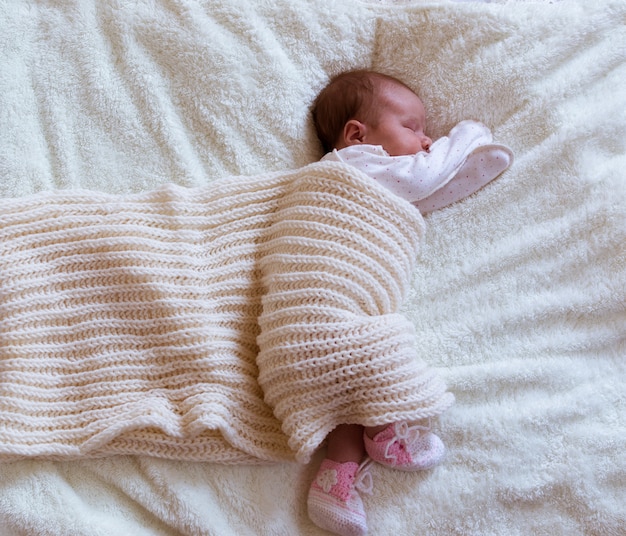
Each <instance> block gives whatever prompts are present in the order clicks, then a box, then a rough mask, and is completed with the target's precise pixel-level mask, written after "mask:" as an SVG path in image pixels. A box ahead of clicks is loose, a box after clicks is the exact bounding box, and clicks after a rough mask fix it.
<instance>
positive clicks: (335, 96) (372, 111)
mask: <svg viewBox="0 0 626 536" xmlns="http://www.w3.org/2000/svg"><path fill="white" fill-rule="evenodd" d="M389 83H391V84H400V85H402V86H405V87H407V86H406V84H404V82H401V81H400V80H398V79H397V78H394V77H393V76H389V75H386V74H382V73H378V72H376V71H368V70H365V69H358V70H354V71H346V72H343V73H340V74H338V75H336V76H335V77H333V78H332V79H331V80H330V82H329V83H328V85H327V86H326V87H325V88H324V89H323V90H322V91H321V92H320V94H319V95H318V96H317V98H316V99H315V101H314V102H313V109H312V112H311V113H312V116H313V125H314V126H315V132H316V133H317V137H318V138H319V140H320V142H321V143H322V147H323V149H324V151H325V152H329V151H332V150H333V149H334V148H335V145H336V143H337V140H338V139H339V137H340V136H341V133H342V131H343V127H344V126H345V124H346V123H347V122H348V121H350V120H351V119H358V120H359V121H362V122H366V121H369V122H372V123H374V124H375V122H376V120H377V114H376V111H377V110H376V107H375V106H373V103H374V101H375V97H376V96H377V93H378V92H379V91H380V88H381V87H382V86H383V85H384V84H389ZM409 89H410V88H409ZM357 116H358V117H357Z"/></svg>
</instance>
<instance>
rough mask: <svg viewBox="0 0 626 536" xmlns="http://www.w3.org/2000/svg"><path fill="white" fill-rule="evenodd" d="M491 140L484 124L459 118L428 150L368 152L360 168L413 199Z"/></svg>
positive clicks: (445, 179) (440, 184) (433, 187)
mask: <svg viewBox="0 0 626 536" xmlns="http://www.w3.org/2000/svg"><path fill="white" fill-rule="evenodd" d="M491 141H492V136H491V132H490V130H489V129H488V128H487V127H486V126H485V125H483V124H482V123H478V122H476V121H462V122H461V123H459V124H458V125H457V126H455V127H454V128H453V129H452V130H451V131H450V134H449V135H448V136H444V137H442V138H439V139H438V140H437V141H436V142H435V143H433V145H432V146H431V147H430V151H429V152H420V153H417V154H415V155H407V156H384V157H383V156H381V157H377V158H372V157H371V155H370V158H371V160H370V161H368V163H367V168H364V167H362V166H360V167H361V169H362V170H363V171H365V172H366V173H367V174H368V175H370V176H372V177H374V178H375V179H376V180H377V181H378V182H379V183H380V184H382V185H383V186H385V187H386V188H388V189H389V190H391V191H392V192H394V193H395V194H397V195H399V196H401V197H403V198H405V199H406V200H407V201H410V202H416V201H419V200H421V199H424V198H426V197H429V196H430V195H432V194H433V193H434V192H436V191H437V190H439V189H440V188H442V187H443V186H444V185H445V184H447V183H448V182H449V181H450V180H451V179H452V178H453V177H454V176H455V175H456V174H457V173H458V171H459V170H460V169H461V167H462V166H463V164H464V162H465V161H466V160H467V157H468V156H469V155H470V154H471V153H472V152H473V151H474V150H475V149H477V148H478V147H480V146H482V145H487V144H489V143H491ZM350 163H353V161H352V160H351V161H350ZM354 163H355V164H356V162H354Z"/></svg>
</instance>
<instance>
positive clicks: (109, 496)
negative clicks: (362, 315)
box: [0, 0, 626, 536]
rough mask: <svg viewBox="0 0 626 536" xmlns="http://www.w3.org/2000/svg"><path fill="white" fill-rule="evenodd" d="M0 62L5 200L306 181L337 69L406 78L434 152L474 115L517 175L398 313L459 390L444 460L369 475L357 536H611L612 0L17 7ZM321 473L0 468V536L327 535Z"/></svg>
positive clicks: (622, 212)
mask: <svg viewBox="0 0 626 536" xmlns="http://www.w3.org/2000/svg"><path fill="white" fill-rule="evenodd" d="M0 57H1V60H2V61H1V65H2V69H1V70H0V126H1V130H0V131H1V132H2V135H1V136H0V190H1V194H2V195H1V197H13V196H24V195H27V194H31V193H35V192H39V191H43V190H52V189H57V188H63V189H77V188H82V189H89V190H99V191H103V192H107V193H110V194H115V195H130V194H141V193H143V192H147V191H151V190H155V189H156V188H158V187H160V186H161V185H163V184H165V183H175V184H177V185H180V186H184V187H194V188H195V187H200V188H203V187H205V186H208V185H209V183H210V182H211V181H212V180H213V179H215V178H218V177H225V176H230V175H257V174H259V173H265V172H270V173H273V172H283V171H284V170H286V169H297V168H300V167H302V166H305V165H308V164H310V163H311V162H314V161H316V160H317V159H319V158H320V157H321V154H320V149H319V146H318V144H317V142H316V141H315V138H314V134H313V131H312V128H311V125H310V118H309V115H308V114H309V109H308V107H309V105H310V103H311V102H312V100H313V99H314V97H315V95H316V94H317V92H318V91H319V90H320V89H321V88H322V87H323V86H324V84H325V83H326V82H327V80H328V79H329V77H330V76H331V75H332V74H334V73H336V72H338V71H340V70H343V69H347V68H352V67H374V68H376V69H379V70H382V71H384V72H388V73H390V74H393V75H396V76H399V77H401V78H402V79H403V80H405V81H406V82H407V83H408V84H409V85H410V86H412V87H413V88H415V89H416V90H417V91H418V93H419V94H420V95H421V96H422V98H423V100H424V102H425V104H426V108H427V110H428V120H429V124H430V127H431V128H430V130H431V132H430V135H431V137H433V138H436V137H438V136H440V135H443V134H445V133H447V132H448V131H449V130H450V128H451V127H452V126H453V125H455V124H457V123H458V122H459V121H461V120H463V119H476V120H480V121H482V122H484V123H485V124H486V125H487V126H488V127H489V128H490V129H491V130H492V132H493V133H494V138H495V139H496V140H497V141H500V142H502V143H505V144H507V145H508V146H510V147H511V148H512V149H513V151H514V153H515V164H514V166H513V167H512V168H511V169H510V170H509V171H507V172H506V173H505V174H504V175H503V176H502V177H500V178H499V179H497V180H496V181H495V182H494V183H492V184H490V185H489V186H487V187H486V188H485V189H483V190H482V191H479V192H478V193H477V194H476V195H474V196H472V197H471V198H469V199H466V200H464V201H462V202H460V203H458V204H456V205H454V206H451V207H449V208H446V209H444V210H442V211H440V212H435V213H433V214H431V215H429V216H428V217H427V218H426V235H425V239H424V240H425V241H424V245H423V248H422V252H421V255H420V257H419V259H418V262H417V264H416V266H415V269H414V272H413V276H414V277H413V280H412V283H411V286H410V288H409V293H408V300H407V301H406V302H405V305H404V307H403V310H402V312H403V314H404V315H406V316H407V318H409V319H410V322H411V324H412V325H413V328H414V330H415V333H416V336H417V341H418V344H417V349H418V353H419V355H420V356H421V358H422V359H423V360H424V361H426V362H427V363H429V365H430V366H432V367H435V368H437V369H438V370H439V372H440V373H441V374H442V375H443V376H444V378H445V380H446V381H447V384H448V387H449V388H450V390H451V391H452V392H453V393H454V394H455V396H456V404H455V405H454V406H453V407H452V408H451V409H450V410H448V412H447V413H446V414H445V416H444V417H443V419H441V420H440V421H439V422H438V423H437V425H436V426H437V433H438V434H439V435H440V436H441V437H442V438H443V440H444V442H445V443H446V445H447V447H448V456H447V459H446V461H445V463H444V464H443V465H441V466H439V467H438V468H436V469H434V470H432V471H430V472H427V473H423V474H403V473H398V472H393V471H389V470H385V469H382V468H374V470H373V473H374V474H373V477H374V493H373V495H372V496H366V497H365V499H364V501H365V504H366V509H367V512H368V517H369V526H370V532H371V533H372V534H381V535H385V534H416V533H419V534H431V535H452V534H465V535H478V536H483V535H485V536H491V535H493V536H498V535H502V534H507V535H512V536H515V535H520V536H521V535H524V536H525V535H527V534H554V535H557V534H568V535H595V534H597V535H605V534H610V535H613V534H616V535H617V534H623V531H624V526H626V513H625V510H626V509H625V507H624V497H625V496H626V483H625V482H626V477H625V475H626V457H624V455H623V453H624V451H625V450H626V409H625V408H626V401H625V393H626V360H625V357H624V356H625V355H626V336H625V333H626V329H625V326H626V251H625V247H624V244H625V243H626V208H625V207H626V200H625V197H626V175H625V172H624V170H625V169H626V156H625V155H626V137H625V136H624V132H625V131H626V93H625V92H624V89H623V88H624V82H625V80H626V3H625V2H624V1H623V0H605V1H602V2H587V1H586V0H562V1H559V2H552V3H545V2H503V3H484V4H483V3H473V2H462V3H456V2H444V1H441V2H439V1H431V2H422V1H419V2H418V1H417V0H416V1H415V2H414V3H411V2H402V3H401V5H397V6H385V5H383V4H382V3H381V2H374V1H372V2H371V3H367V2H359V1H356V0H351V1H346V2H328V1H326V0H288V1H287V0H275V1H273V2H260V1H258V2H257V1H252V2H251V1H249V0H213V1H211V2H205V1H202V0H176V1H169V0H168V1H166V0H155V1H152V2H146V3H142V2H122V1H117V0H103V1H98V2H95V1H94V2H83V1H78V0H76V1H75V2H71V1H68V2H51V1H43V0H42V1H39V0H29V1H26V0H17V1H15V2H8V1H7V2H0ZM1 210H2V206H1V205H0V211H1ZM1 321H2V319H0V322H1ZM0 381H1V378H0ZM0 426H2V424H1V423H0ZM0 434H1V432H0ZM322 455H323V451H320V452H318V453H316V454H315V455H314V456H313V461H314V462H319V459H320V457H321V456H322ZM315 469H316V467H315V464H311V465H307V466H303V465H297V464H292V463H278V464H275V465H271V466H254V467H247V466H225V465H220V464H215V463H194V462H180V461H169V460H162V459H155V458H153V457H148V456H141V455H136V456H116V457H111V458H103V459H98V460H79V461H72V462H51V461H41V460H27V461H17V462H12V463H3V464H2V465H0V527H1V528H0V532H1V533H2V534H3V535H4V534H7V535H9V536H12V535H18V534H19V535H21V534H51V535H52V534H54V535H57V534H70V535H89V536H91V535H98V536H99V535H103V536H104V535H110V534H133V535H138V536H143V535H146V536H147V535H150V536H153V535H168V536H170V535H174V534H176V535H180V534H185V535H199V534H207V535H209V534H211V535H213V534H218V535H222V534H224V535H229V534H237V535H240V534H241V535H248V534H250V535H292V534H304V535H321V531H319V530H318V529H317V528H316V527H314V526H313V525H312V524H311V523H310V522H309V521H308V518H307V516H306V508H305V499H306V492H307V488H308V485H309V483H310V479H311V478H312V476H313V474H314V471H315Z"/></svg>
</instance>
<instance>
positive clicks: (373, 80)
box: [312, 70, 432, 156]
mask: <svg viewBox="0 0 626 536" xmlns="http://www.w3.org/2000/svg"><path fill="white" fill-rule="evenodd" d="M312 114H313V123H314V125H315V130H316V132H317V136H318V138H319V139H320V141H321V142H322V146H323V148H324V150H325V151H326V152H328V151H332V150H333V149H343V148H344V147H348V146H350V145H358V144H370V145H381V146H382V147H383V149H385V150H386V151H387V152H388V153H389V154H390V155H391V156H400V155H406V154H414V153H417V152H420V151H428V149H429V148H430V145H431V144H432V140H431V139H430V138H429V137H428V136H426V134H425V133H424V129H425V127H426V112H425V110H424V105H423V104H422V101H421V100H420V98H419V97H418V96H417V95H416V94H415V93H414V92H413V91H412V90H411V89H410V88H409V87H408V86H406V85H405V84H404V83H402V82H401V81H400V80H398V79H396V78H393V77H391V76H388V75H384V74H381V73H377V72H374V71H366V70H357V71H348V72H344V73H342V74H339V75H337V76H335V77H334V78H333V79H332V80H331V81H330V82H329V84H328V85H327V86H326V87H325V88H324V89H323V90H322V91H321V93H320V94H319V95H318V96H317V98H316V99H315V102H314V104H313V112H312Z"/></svg>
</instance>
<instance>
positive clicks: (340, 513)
mask: <svg viewBox="0 0 626 536" xmlns="http://www.w3.org/2000/svg"><path fill="white" fill-rule="evenodd" d="M368 465H369V461H367V462H365V463H363V464H361V465H359V464H357V463H354V462H346V463H338V462H334V461H332V460H329V459H326V460H324V461H323V462H322V465H321V466H320V468H319V470H318V472H317V476H316V477H315V480H313V482H312V483H311V488H310V489H309V498H308V500H307V504H308V508H309V517H310V518H311V521H313V523H315V524H316V525H317V526H318V527H320V528H322V529H325V530H328V531H330V532H333V533H335V534H339V535H341V536H363V535H364V534H366V533H367V520H366V517H365V510H364V509H363V502H362V501H361V497H360V495H359V491H361V492H364V493H370V492H371V489H372V477H371V475H370V473H369V471H368V470H367V467H368Z"/></svg>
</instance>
